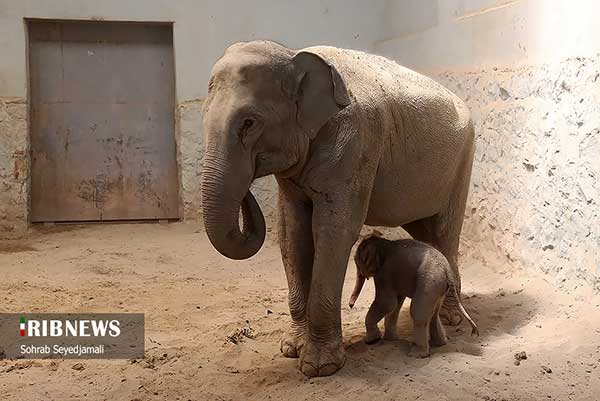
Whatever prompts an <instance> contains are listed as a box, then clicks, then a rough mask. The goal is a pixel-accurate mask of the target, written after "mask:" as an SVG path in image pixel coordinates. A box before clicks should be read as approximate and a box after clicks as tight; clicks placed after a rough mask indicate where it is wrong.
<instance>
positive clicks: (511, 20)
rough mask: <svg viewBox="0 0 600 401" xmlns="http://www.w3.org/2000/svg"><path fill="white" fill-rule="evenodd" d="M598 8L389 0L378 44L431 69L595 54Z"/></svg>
mask: <svg viewBox="0 0 600 401" xmlns="http://www.w3.org/2000/svg"><path fill="white" fill-rule="evenodd" d="M598 15H600V2H598V1H595V0H403V1H394V0H390V1H388V4H387V8H386V10H385V20H384V21H385V23H384V27H383V34H382V39H381V40H380V41H378V42H377V43H376V44H375V51H376V52H377V53H380V54H383V55H386V56H388V57H391V58H393V59H395V60H397V61H399V62H400V63H402V64H405V65H406V66H408V67H412V68H414V69H417V70H420V71H425V72H435V71H441V70H458V69H461V70H472V69H473V68H485V67H494V66H500V67H501V66H507V65H508V66H511V65H534V64H541V63H546V62H552V61H556V60H562V59H565V58H569V57H592V56H595V55H596V54H597V53H599V52H600V40H598V38H600V23H598Z"/></svg>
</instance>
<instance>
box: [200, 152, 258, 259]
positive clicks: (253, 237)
mask: <svg viewBox="0 0 600 401" xmlns="http://www.w3.org/2000/svg"><path fill="white" fill-rule="evenodd" d="M232 170H233V169H232V166H231V162H230V161H228V160H225V159H224V158H220V157H218V156H217V155H215V154H214V153H207V154H206V157H205V161H204V169H203V176H202V184H201V192H202V216H203V219H204V227H205V228H206V233H207V234H208V238H209V240H210V242H211V243H212V245H213V246H214V247H215V249H216V250H217V251H219V252H220V253H221V254H222V255H223V256H226V257H228V258H231V259H236V260H240V259H248V258H249V257H251V256H253V255H254V254H255V253H256V252H258V251H259V249H260V248H261V247H262V245H263V242H264V240H265V232H266V227H265V218H264V216H263V214H262V211H261V210H260V207H259V205H258V203H257V202H256V199H255V198H254V196H253V195H252V193H251V192H250V189H249V188H250V184H251V183H252V177H249V178H244V177H242V175H243V174H242V175H240V174H239V173H237V174H236V172H234V171H232ZM242 181H247V182H242ZM240 208H241V210H242V221H243V225H242V229H241V230H240V224H239V216H240Z"/></svg>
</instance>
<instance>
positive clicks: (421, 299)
mask: <svg viewBox="0 0 600 401" xmlns="http://www.w3.org/2000/svg"><path fill="white" fill-rule="evenodd" d="M435 307H436V302H435V300H434V299H432V297H431V294H428V293H427V292H422V291H417V293H416V294H415V296H414V297H413V299H412V303H411V305H410V315H411V317H412V319H413V343H414V344H413V345H412V347H411V349H410V352H409V355H410V356H413V357H416V358H426V357H428V356H429V324H430V322H431V318H432V316H433V311H434V309H435Z"/></svg>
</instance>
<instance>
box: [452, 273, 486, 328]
mask: <svg viewBox="0 0 600 401" xmlns="http://www.w3.org/2000/svg"><path fill="white" fill-rule="evenodd" d="M446 277H447V279H448V292H449V293H451V294H452V296H453V297H454V299H455V300H456V304H457V305H456V306H457V307H458V310H459V312H460V314H461V315H463V317H464V318H465V319H467V321H468V322H469V324H470V325H471V335H472V336H478V337H479V327H477V324H476V323H475V322H474V321H473V319H472V318H471V316H470V315H469V313H468V312H467V310H466V309H465V306H464V305H463V303H462V299H461V298H460V294H459V293H458V291H457V290H456V287H455V286H454V281H453V280H452V278H451V277H450V275H449V274H448V272H446Z"/></svg>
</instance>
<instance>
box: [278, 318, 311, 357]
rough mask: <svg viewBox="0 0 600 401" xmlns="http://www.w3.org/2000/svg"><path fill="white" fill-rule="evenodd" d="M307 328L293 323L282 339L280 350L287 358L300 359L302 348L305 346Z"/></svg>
mask: <svg viewBox="0 0 600 401" xmlns="http://www.w3.org/2000/svg"><path fill="white" fill-rule="evenodd" d="M305 334H306V327H305V326H304V325H299V324H295V323H292V325H291V327H290V328H289V329H288V330H287V331H286V332H285V333H284V334H283V336H282V337H281V342H280V343H279V349H280V350H281V353H282V354H283V356H285V357H286V358H298V357H299V356H300V352H301V351H302V347H303V346H304V338H305Z"/></svg>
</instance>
